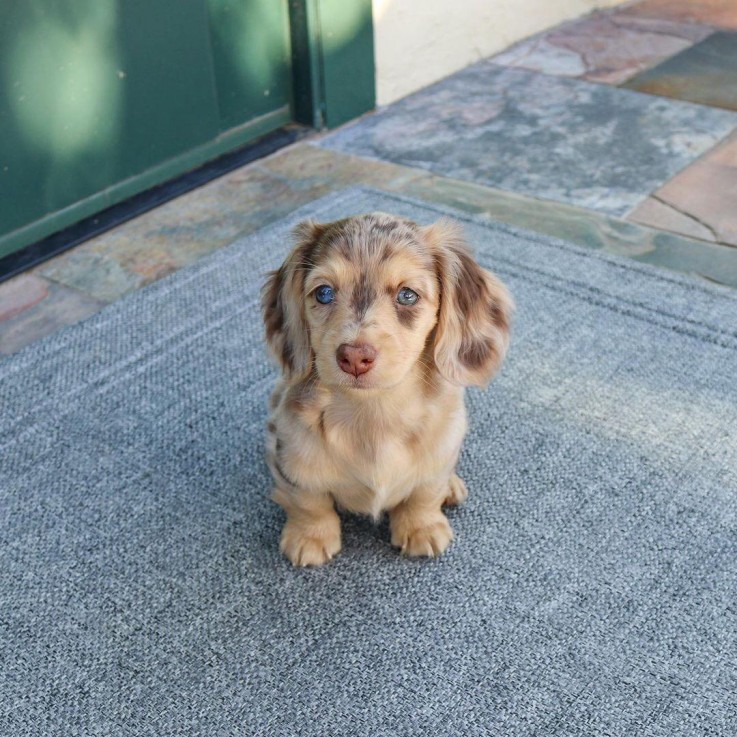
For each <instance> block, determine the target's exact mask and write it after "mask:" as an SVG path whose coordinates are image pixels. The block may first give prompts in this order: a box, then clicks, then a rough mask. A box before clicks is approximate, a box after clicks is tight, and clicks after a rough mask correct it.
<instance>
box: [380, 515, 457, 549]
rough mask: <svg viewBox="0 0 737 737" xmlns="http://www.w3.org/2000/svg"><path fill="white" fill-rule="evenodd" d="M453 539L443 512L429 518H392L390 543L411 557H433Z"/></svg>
mask: <svg viewBox="0 0 737 737" xmlns="http://www.w3.org/2000/svg"><path fill="white" fill-rule="evenodd" d="M452 540H453V530H452V529H451V526H450V523H449V522H448V520H447V518H446V517H445V515H444V514H442V513H440V514H438V515H437V516H433V518H432V519H429V520H422V521H420V520H415V521H408V520H404V519H401V518H400V519H397V520H392V545H393V546H394V547H395V548H399V549H400V550H401V551H402V553H404V554H405V555H409V556H412V557H419V556H426V557H430V558H432V557H434V556H436V555H440V554H441V553H444V552H445V550H446V548H447V547H448V545H450V543H451V541H452Z"/></svg>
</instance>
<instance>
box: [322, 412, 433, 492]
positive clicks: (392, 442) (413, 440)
mask: <svg viewBox="0 0 737 737" xmlns="http://www.w3.org/2000/svg"><path fill="white" fill-rule="evenodd" d="M382 419H384V418H382ZM323 439H324V444H325V449H326V452H327V454H328V455H329V456H330V457H331V458H332V460H333V462H334V463H335V465H336V467H337V468H338V470H339V475H340V478H339V479H337V480H336V484H337V485H338V486H339V487H345V488H348V487H355V482H356V481H358V482H360V484H362V485H363V486H365V487H366V488H367V489H370V490H371V491H372V492H374V493H375V494H379V495H389V496H392V495H393V493H394V492H395V490H404V489H407V487H408V485H412V484H413V483H414V482H415V481H416V479H417V477H418V474H419V472H420V471H421V470H422V469H423V468H426V466H427V463H426V458H425V455H426V452H425V448H424V446H423V445H422V442H421V437H420V436H419V435H418V434H416V433H414V432H413V430H412V428H411V427H408V426H407V425H405V424H404V423H401V422H392V421H391V419H389V420H388V421H387V420H385V419H384V421H383V422H382V421H376V418H371V420H367V419H366V418H362V417H361V416H358V417H355V418H346V417H345V416H344V415H342V414H341V413H335V414H334V415H331V413H330V411H329V410H328V411H326V412H325V413H324V414H323Z"/></svg>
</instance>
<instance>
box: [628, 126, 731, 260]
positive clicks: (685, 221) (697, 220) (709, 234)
mask: <svg viewBox="0 0 737 737" xmlns="http://www.w3.org/2000/svg"><path fill="white" fill-rule="evenodd" d="M629 219H630V220H634V221H635V222H638V223H644V224H645V225H650V226H653V227H657V228H661V229H663V230H669V231H672V232H675V233H683V234H685V235H689V234H693V233H694V232H695V231H696V230H697V229H698V230H700V232H701V235H699V236H698V237H702V238H704V239H705V240H710V241H715V242H718V243H725V244H729V245H731V246H737V134H735V135H732V136H730V137H729V138H728V139H727V140H726V141H724V143H722V145H720V146H718V147H717V148H715V149H714V150H713V151H710V152H709V153H708V154H707V155H706V156H704V157H702V158H701V159H699V160H698V161H697V162H695V163H694V164H692V165H691V166H689V167H688V168H686V169H684V170H683V171H682V172H680V173H679V174H678V175H677V176H675V177H674V178H673V179H671V180H670V181H669V182H667V183H666V184H665V185H664V186H663V187H661V188H660V189H658V190H657V191H656V192H654V193H653V194H652V195H651V196H650V197H649V198H648V199H647V200H646V201H645V202H643V203H642V204H641V205H640V206H639V207H637V208H636V209H635V210H634V211H633V212H632V213H631V214H630V216H629Z"/></svg>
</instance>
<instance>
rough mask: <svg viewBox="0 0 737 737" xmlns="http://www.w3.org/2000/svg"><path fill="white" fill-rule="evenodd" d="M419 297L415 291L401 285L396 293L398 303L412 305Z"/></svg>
mask: <svg viewBox="0 0 737 737" xmlns="http://www.w3.org/2000/svg"><path fill="white" fill-rule="evenodd" d="M419 298H420V295H419V294H417V292H415V291H413V290H412V289H410V288H409V287H402V288H401V289H400V290H399V294H398V295H397V302H399V304H400V305H413V304H415V303H416V302H417V300H418V299H419Z"/></svg>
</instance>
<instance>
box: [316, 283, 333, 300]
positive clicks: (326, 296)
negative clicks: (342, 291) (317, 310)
mask: <svg viewBox="0 0 737 737" xmlns="http://www.w3.org/2000/svg"><path fill="white" fill-rule="evenodd" d="M315 299H316V300H317V301H318V302H319V303H320V304H321V305H329V304H330V303H331V302H332V301H333V300H334V299H335V292H334V291H333V288H332V287H329V286H328V285H327V284H323V285H322V286H321V287H318V288H317V289H316V290H315Z"/></svg>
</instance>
